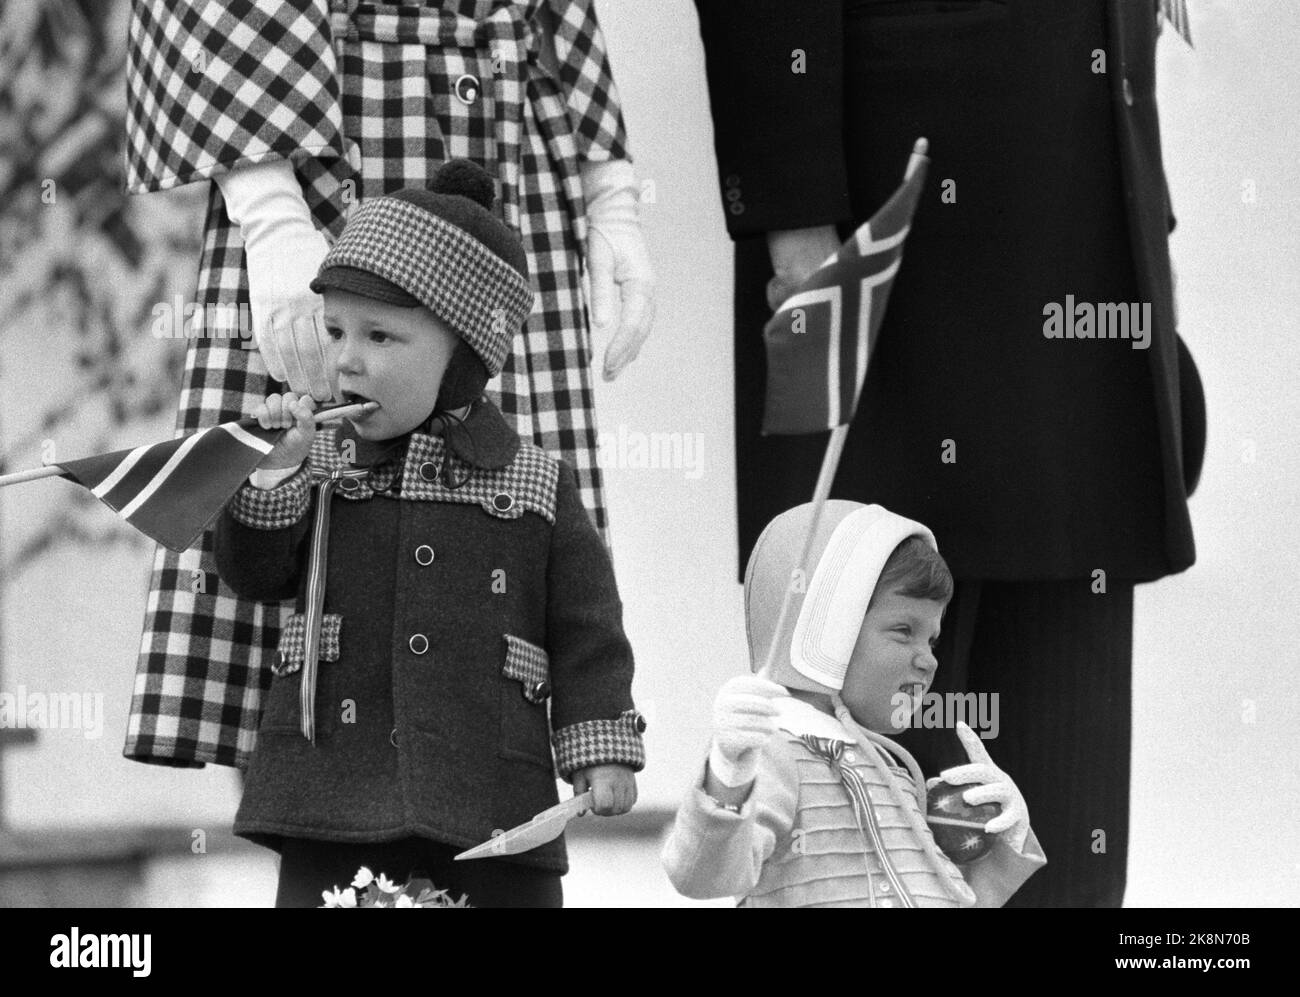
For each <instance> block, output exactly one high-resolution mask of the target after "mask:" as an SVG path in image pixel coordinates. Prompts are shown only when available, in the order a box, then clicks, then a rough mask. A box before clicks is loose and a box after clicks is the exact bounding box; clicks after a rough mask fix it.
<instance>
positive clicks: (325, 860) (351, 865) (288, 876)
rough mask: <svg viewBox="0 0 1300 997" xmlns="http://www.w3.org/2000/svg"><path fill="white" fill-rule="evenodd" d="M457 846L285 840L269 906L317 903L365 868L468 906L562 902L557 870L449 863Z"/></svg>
mask: <svg viewBox="0 0 1300 997" xmlns="http://www.w3.org/2000/svg"><path fill="white" fill-rule="evenodd" d="M462 850H463V849H460V848H452V847H450V846H449V845H444V844H441V843H439V842H437V841H429V840H428V839H426V838H402V839H401V840H398V841H386V842H376V843H373V844H371V843H360V844H351V843H340V842H337V841H311V840H307V839H304V838H286V839H284V846H283V848H282V850H281V852H280V884H279V887H278V888H277V890H276V894H275V905H276V906H277V907H319V906H320V905H321V902H322V901H321V892H322V891H323V890H328V889H333V888H334V887H336V886H337V887H339V888H340V889H343V888H345V887H347V886H348V885H349V884H351V882H352V879H353V877H354V876H356V874H357V870H358V869H359V868H361V867H362V866H366V867H367V868H368V869H370V871H371V872H373V873H374V874H375V875H376V876H377V875H379V873H381V872H382V873H384V874H385V875H387V876H388V878H389V879H391V880H392V881H393V882H394V883H397V884H399V885H401V884H403V883H405V882H406V881H407V880H408V879H410V878H411V877H412V876H423V877H426V878H428V879H430V880H432V881H433V885H434V888H435V889H439V890H447V891H448V893H450V894H451V897H452V899H453V900H455V899H459V897H460V896H461V894H466V895H468V897H469V904H470V906H471V907H562V906H564V893H563V891H562V889H561V887H560V877H559V875H558V874H557V873H553V872H546V871H545V870H542V869H534V868H532V867H530V866H526V865H520V864H519V863H517V862H507V861H505V860H504V859H474V860H472V861H469V862H453V861H452V856H453V855H455V854H456V853H457V852H459V851H462Z"/></svg>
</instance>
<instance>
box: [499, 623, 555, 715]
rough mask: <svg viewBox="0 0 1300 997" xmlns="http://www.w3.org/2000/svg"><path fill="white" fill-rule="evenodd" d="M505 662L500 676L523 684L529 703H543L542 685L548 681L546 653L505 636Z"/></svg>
mask: <svg viewBox="0 0 1300 997" xmlns="http://www.w3.org/2000/svg"><path fill="white" fill-rule="evenodd" d="M505 641H506V662H505V664H504V665H503V666H502V667H501V674H502V675H504V676H505V677H506V678H508V679H514V680H515V681H516V682H520V683H522V684H523V689H524V697H525V698H526V699H527V700H528V701H529V702H530V703H544V702H545V701H546V695H545V694H543V692H542V683H543V682H546V681H548V680H549V679H550V676H551V667H550V659H549V658H548V657H547V655H546V651H545V650H543V649H542V648H540V647H538V646H537V645H536V644H533V643H530V642H529V641H526V640H523V639H521V638H519V637H515V636H514V635H513V634H505Z"/></svg>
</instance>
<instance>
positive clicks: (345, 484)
mask: <svg viewBox="0 0 1300 997" xmlns="http://www.w3.org/2000/svg"><path fill="white" fill-rule="evenodd" d="M360 487H361V482H360V481H358V480H357V479H356V478H344V479H342V480H341V481H340V482H339V488H340V489H341V490H343V491H345V492H355V491H356V490H357V489H358V488H360Z"/></svg>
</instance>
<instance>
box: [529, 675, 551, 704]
mask: <svg viewBox="0 0 1300 997" xmlns="http://www.w3.org/2000/svg"><path fill="white" fill-rule="evenodd" d="M530 691H531V692H532V694H533V695H532V699H533V701H534V702H536V701H540V700H543V699H547V698H549V697H550V695H551V683H549V682H547V681H546V680H545V679H542V681H540V682H534V683H533V686H532V689H531V690H530Z"/></svg>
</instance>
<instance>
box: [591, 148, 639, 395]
mask: <svg viewBox="0 0 1300 997" xmlns="http://www.w3.org/2000/svg"><path fill="white" fill-rule="evenodd" d="M582 196H583V200H584V201H585V202H586V205H587V275H588V278H589V279H590V281H591V313H592V321H593V322H594V323H595V326H596V329H597V331H599V332H601V333H604V332H606V331H612V332H613V334H614V335H613V338H612V339H611V340H610V342H609V346H607V347H606V349H605V369H604V377H605V380H607V381H612V380H613V379H614V378H616V377H618V375H619V373H620V372H621V371H622V370H623V368H624V367H626V366H627V365H628V364H630V363H631V362H632V361H633V360H635V359H636V357H637V354H638V353H640V352H641V345H642V344H643V343H644V342H645V339H646V337H647V336H648V335H650V326H651V324H652V323H653V322H654V314H655V305H654V289H655V275H654V268H653V267H652V266H651V264H650V251H649V249H647V248H646V244H645V237H644V235H643V234H642V232H641V221H640V218H639V216H638V214H637V198H638V190H637V183H636V178H635V176H634V175H633V173H632V164H631V163H629V162H628V161H627V160H625V159H610V160H605V161H604V162H598V163H583V164H582ZM616 289H617V294H616ZM620 297H621V307H619V308H618V313H617V315H616V314H615V310H616V305H618V304H619V298H620ZM616 319H617V321H616Z"/></svg>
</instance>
